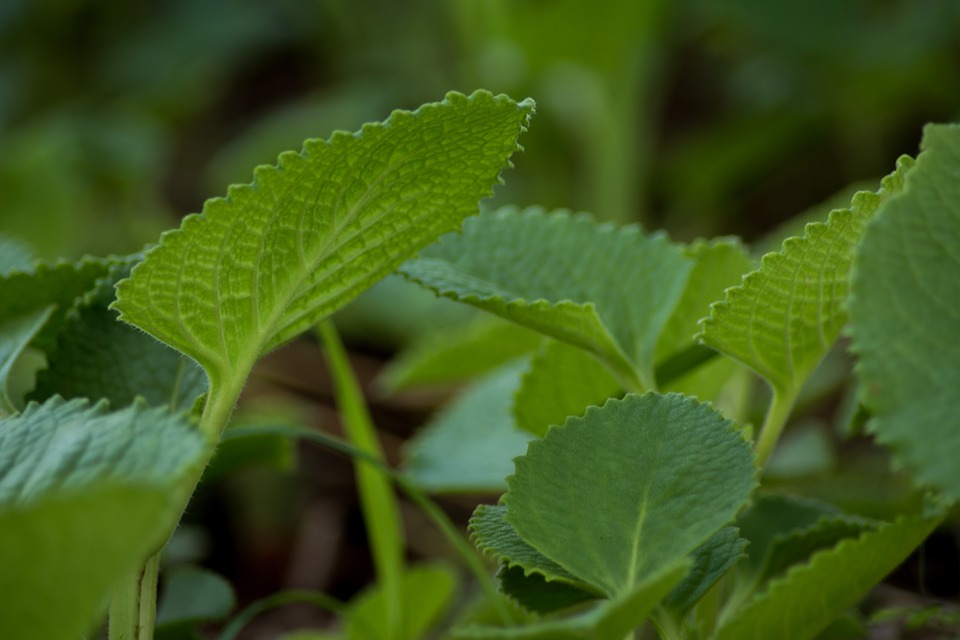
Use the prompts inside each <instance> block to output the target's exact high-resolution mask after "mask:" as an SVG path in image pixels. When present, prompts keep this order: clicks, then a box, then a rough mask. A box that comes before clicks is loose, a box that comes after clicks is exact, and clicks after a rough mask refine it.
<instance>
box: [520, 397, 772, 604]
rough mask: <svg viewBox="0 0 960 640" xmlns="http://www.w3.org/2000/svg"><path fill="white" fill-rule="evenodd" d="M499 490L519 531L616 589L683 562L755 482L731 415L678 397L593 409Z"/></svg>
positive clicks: (575, 570)
mask: <svg viewBox="0 0 960 640" xmlns="http://www.w3.org/2000/svg"><path fill="white" fill-rule="evenodd" d="M515 463H516V474H515V475H513V476H511V477H510V478H508V479H507V485H508V486H509V490H508V491H507V493H506V495H505V496H504V497H503V503H504V504H506V505H507V515H506V519H507V521H508V522H509V523H510V524H512V525H513V527H514V528H515V529H516V531H517V533H518V534H519V535H520V537H521V538H522V539H523V540H525V541H526V542H527V543H529V544H530V545H531V546H532V547H534V548H535V549H537V550H538V551H540V552H541V553H543V554H544V555H545V556H547V557H548V558H550V559H552V560H553V561H555V562H557V563H558V564H560V565H561V566H562V567H564V568H565V569H566V570H567V571H569V572H570V573H572V574H573V575H575V576H577V577H579V578H580V579H581V580H584V581H585V582H587V583H589V584H592V585H594V586H595V587H597V588H599V589H601V590H602V591H603V592H604V593H606V594H608V595H611V596H616V595H618V594H624V593H628V592H630V591H631V590H632V589H633V587H634V586H635V585H636V584H638V583H639V582H641V581H643V580H644V579H645V578H646V576H649V575H652V574H654V573H656V572H657V571H659V570H660V569H662V568H663V567H665V566H667V565H669V564H671V563H672V562H674V561H675V560H676V559H678V558H685V557H686V556H687V555H688V554H690V553H691V552H692V551H693V550H694V549H696V548H697V547H698V546H700V545H701V544H703V543H704V542H705V541H706V540H707V539H708V538H709V537H710V536H711V535H713V534H714V533H716V532H717V531H718V530H719V529H720V528H721V527H722V526H723V525H724V524H726V523H728V522H730V521H732V520H733V518H734V516H735V515H736V513H737V511H739V509H740V508H741V507H742V506H743V505H744V504H745V503H746V501H747V499H748V498H749V495H750V493H751V492H752V491H753V489H754V487H755V486H756V478H755V467H754V460H753V454H752V452H751V450H750V447H749V446H748V444H747V443H746V442H745V441H744V439H743V438H742V437H741V435H740V433H738V432H737V431H736V430H735V429H734V427H733V424H732V423H731V422H730V421H727V420H724V419H723V418H722V417H721V416H720V414H719V413H717V412H715V411H713V410H712V409H711V408H710V406H709V405H704V404H700V403H698V402H696V401H695V400H693V399H690V398H685V397H683V396H680V395H676V394H670V395H666V396H661V395H658V394H655V393H647V394H645V395H643V396H637V395H628V396H627V397H626V398H624V399H623V400H610V401H608V402H607V403H606V404H605V405H604V406H603V407H591V408H589V409H588V410H587V412H586V414H585V415H584V416H583V417H582V418H570V419H568V420H567V422H566V423H565V424H564V425H563V426H562V427H558V428H554V429H551V430H550V431H548V432H547V435H546V436H545V437H544V439H543V440H541V441H534V442H532V443H531V444H530V447H529V449H528V451H527V454H526V455H525V456H524V457H522V458H518V459H517V460H516V461H515Z"/></svg>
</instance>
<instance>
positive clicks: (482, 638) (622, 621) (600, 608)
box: [454, 558, 690, 640]
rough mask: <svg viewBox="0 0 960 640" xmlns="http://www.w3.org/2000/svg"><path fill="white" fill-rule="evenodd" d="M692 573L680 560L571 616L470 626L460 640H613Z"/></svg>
mask: <svg viewBox="0 0 960 640" xmlns="http://www.w3.org/2000/svg"><path fill="white" fill-rule="evenodd" d="M689 570H690V560H689V559H688V558H679V559H676V560H674V561H673V562H672V563H670V564H668V565H666V566H665V567H662V568H661V569H660V570H658V571H657V572H655V573H653V574H651V575H649V576H646V577H645V579H644V580H642V581H640V582H638V583H637V584H636V585H634V587H633V588H631V590H630V591H629V592H627V593H624V594H622V595H620V596H619V597H617V598H614V599H613V600H606V601H603V602H601V603H600V604H598V605H597V606H595V607H593V608H591V609H590V610H588V611H586V612H584V613H581V614H578V615H575V616H572V617H569V618H559V619H546V620H543V621H541V622H534V623H530V624H525V625H523V626H519V627H479V626H478V627H466V628H463V629H456V630H454V635H455V637H457V638H469V639H476V640H488V639H489V640H498V639H503V640H612V639H619V638H623V637H624V636H626V634H628V633H629V632H631V631H633V630H634V629H636V628H637V627H638V626H640V625H641V624H642V623H643V621H644V620H646V619H647V617H648V616H649V615H650V613H651V612H652V611H653V609H654V608H655V607H656V606H657V605H658V604H659V603H660V601H661V600H663V598H664V597H665V596H666V595H667V594H668V593H669V592H670V590H671V589H673V588H674V587H675V586H676V585H677V583H678V582H680V580H681V579H682V578H683V576H684V575H686V574H687V572H689Z"/></svg>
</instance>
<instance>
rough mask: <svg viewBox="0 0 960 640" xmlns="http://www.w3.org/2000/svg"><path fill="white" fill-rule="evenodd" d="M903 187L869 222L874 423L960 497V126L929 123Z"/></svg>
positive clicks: (866, 373) (913, 467)
mask: <svg viewBox="0 0 960 640" xmlns="http://www.w3.org/2000/svg"><path fill="white" fill-rule="evenodd" d="M922 148H923V152H922V153H921V154H920V157H919V158H917V163H916V166H915V167H914V168H913V169H912V170H911V171H910V173H908V174H907V179H906V187H905V188H904V190H903V193H902V194H901V195H900V196H898V197H896V198H893V199H891V200H890V201H889V202H888V203H886V204H885V205H884V207H883V208H882V209H881V210H880V212H879V213H878V214H877V217H876V218H875V219H874V220H873V221H872V222H871V223H870V225H868V227H867V230H866V233H865V234H864V239H863V243H862V244H861V246H860V247H859V249H858V252H857V261H856V265H855V269H854V277H853V296H852V298H851V301H850V312H851V315H852V318H853V323H852V324H853V328H852V334H853V348H854V350H855V351H856V352H857V354H858V355H859V357H860V364H859V368H858V373H859V374H860V377H861V380H862V383H861V388H862V390H863V400H864V402H865V404H866V405H867V406H868V407H869V409H870V410H871V411H872V412H873V414H874V417H873V419H872V420H871V422H870V423H869V427H868V428H869V429H870V430H871V431H872V432H873V433H874V434H876V437H877V440H878V441H880V442H881V443H883V444H885V445H887V446H889V447H891V448H892V449H893V451H894V453H895V455H896V457H897V458H898V459H899V461H900V462H901V463H902V465H903V467H904V468H905V469H907V470H908V471H909V472H910V473H911V474H912V475H913V477H914V478H916V479H917V480H918V481H919V482H920V483H922V484H925V485H928V486H933V487H936V488H938V489H939V490H941V491H943V492H944V493H946V494H948V495H950V496H951V497H952V498H953V499H954V500H957V499H960V464H958V463H957V461H958V459H960V458H958V456H960V453H958V452H960V418H958V415H960V413H958V410H957V399H958V395H957V391H958V389H960V183H958V181H957V172H958V171H960V126H957V125H937V126H929V127H927V128H926V129H925V131H924V139H923V146H922Z"/></svg>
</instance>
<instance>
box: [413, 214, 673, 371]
mask: <svg viewBox="0 0 960 640" xmlns="http://www.w3.org/2000/svg"><path fill="white" fill-rule="evenodd" d="M691 266H692V265H691V261H690V260H689V259H687V258H686V257H685V256H684V255H683V252H682V250H681V249H680V248H679V247H677V246H674V245H672V244H670V242H669V241H668V240H667V238H666V236H664V235H661V234H654V235H650V236H647V235H644V234H643V233H642V232H641V231H640V230H639V229H638V228H635V227H627V228H622V229H618V228H614V227H612V226H610V225H598V224H596V223H594V222H593V221H592V220H591V219H590V218H588V217H587V216H583V215H578V216H571V215H568V214H566V213H564V212H555V213H552V214H547V213H546V212H544V211H543V210H541V209H528V210H526V211H523V212H519V211H517V210H515V209H511V208H506V209H501V210H500V211H498V212H496V213H495V214H492V215H487V216H481V217H479V218H477V219H475V220H471V221H469V222H468V223H467V224H465V225H464V232H463V234H462V235H450V236H447V237H445V238H444V239H443V240H442V241H441V242H440V243H439V244H438V245H435V246H433V247H430V248H429V249H427V250H426V251H424V252H423V254H422V256H421V258H419V259H418V260H414V261H411V262H408V263H407V264H405V265H404V266H403V267H402V268H401V272H402V273H404V274H405V275H407V276H409V277H411V278H412V279H414V280H416V281H417V282H420V283H421V284H423V285H425V286H427V287H429V288H431V289H433V290H434V291H436V292H437V293H438V294H440V295H444V296H447V297H449V298H453V299H455V300H460V301H462V302H466V303H469V304H472V305H474V306H477V307H479V308H481V309H485V310H487V311H490V312H492V313H496V314H497V315H500V316H502V317H504V318H507V319H508V320H512V321H514V322H517V323H519V324H522V325H524V326H527V327H530V328H532V329H535V330H537V331H540V332H543V333H545V334H547V335H549V336H551V337H554V338H556V339H558V340H563V341H566V342H570V343H572V344H574V345H577V346H579V347H582V348H584V349H587V350H589V351H592V352H593V353H595V354H597V355H598V356H599V357H600V358H602V359H603V360H604V361H605V362H607V363H608V364H609V365H610V366H611V368H612V369H613V370H614V371H616V372H617V373H618V374H619V375H620V377H621V378H622V379H624V380H626V381H629V382H631V386H633V387H636V386H637V384H638V382H639V384H641V385H643V386H646V387H651V386H653V357H654V349H655V347H656V343H657V338H658V336H659V335H660V332H661V331H662V330H663V327H664V325H665V323H666V322H667V319H668V318H669V317H670V314H671V313H672V311H673V308H674V307H675V306H676V304H677V301H678V300H679V298H680V296H681V294H682V293H683V287H684V285H685V283H686V281H687V276H688V275H689V271H690V268H691ZM638 375H639V378H640V379H639V381H636V378H637V376H638Z"/></svg>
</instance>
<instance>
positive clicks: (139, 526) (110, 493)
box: [0, 472, 171, 640]
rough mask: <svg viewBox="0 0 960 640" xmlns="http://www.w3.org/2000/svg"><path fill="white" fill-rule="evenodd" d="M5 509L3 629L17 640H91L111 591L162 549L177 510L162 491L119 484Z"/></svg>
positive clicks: (0, 533) (0, 553) (0, 544)
mask: <svg viewBox="0 0 960 640" xmlns="http://www.w3.org/2000/svg"><path fill="white" fill-rule="evenodd" d="M0 473H2V472H0ZM5 506H6V507H7V508H4V509H0V566H2V567H3V571H0V593H3V598H0V629H2V630H3V637H4V638H11V639H12V638H16V640H76V639H77V638H82V637H87V636H85V634H87V633H88V632H92V631H93V626H94V623H95V622H97V618H98V617H100V616H101V615H102V613H103V612H104V605H105V603H106V597H107V595H108V593H109V590H110V589H111V588H112V587H113V586H114V585H115V584H116V582H117V581H118V580H119V579H120V578H121V577H122V576H124V575H125V574H127V573H128V572H130V571H132V570H133V569H134V568H136V566H137V565H138V563H139V562H141V561H142V560H143V559H144V558H145V557H146V556H147V555H148V554H149V553H150V552H152V551H154V550H156V547H157V545H159V544H160V543H161V542H162V540H161V539H160V538H161V537H162V536H164V535H166V531H167V528H166V527H167V526H169V524H170V523H169V522H168V517H169V516H168V510H169V509H170V507H171V505H170V499H169V491H167V490H165V489H164V488H162V487H160V486H157V485H133V484H131V483H129V482H126V481H119V482H118V481H117V480H113V481H110V482H94V483H87V484H86V485H85V486H84V487H83V490H82V491H79V492H66V493H51V494H47V495H44V496H42V497H40V498H39V499H37V500H34V501H32V502H31V503H30V504H28V505H17V506H16V507H14V508H12V509H10V508H9V505H5Z"/></svg>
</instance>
